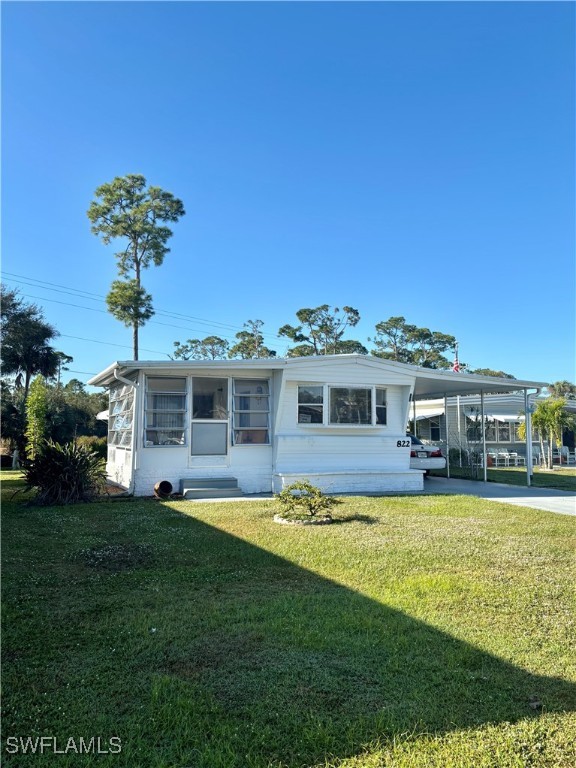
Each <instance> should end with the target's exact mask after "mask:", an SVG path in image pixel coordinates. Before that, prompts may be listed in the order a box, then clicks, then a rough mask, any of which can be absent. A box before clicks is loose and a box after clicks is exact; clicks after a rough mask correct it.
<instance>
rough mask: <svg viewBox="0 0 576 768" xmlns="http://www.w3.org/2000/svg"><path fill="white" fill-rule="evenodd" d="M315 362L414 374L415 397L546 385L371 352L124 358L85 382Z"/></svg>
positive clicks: (106, 382)
mask: <svg viewBox="0 0 576 768" xmlns="http://www.w3.org/2000/svg"><path fill="white" fill-rule="evenodd" d="M318 363H322V364H328V363H332V364H335V365H350V364H355V365H365V366H367V367H370V368H379V369H381V370H382V371H389V372H390V373H397V374H398V373H400V374H404V375H406V376H409V377H414V378H415V385H414V399H415V400H427V399H432V398H438V397H450V396H452V395H467V394H478V393H480V392H490V393H505V392H518V391H520V390H523V389H536V390H539V389H542V388H543V387H545V386H547V383H546V382H542V381H525V380H521V379H505V378H500V377H495V376H478V375H476V374H471V373H455V372H454V371H451V370H448V371H445V370H437V369H434V368H420V367H419V366H415V365H407V364H406V363H397V362H396V361H394V360H385V359H382V358H379V357H374V356H372V355H358V354H352V355H322V356H309V357H288V358H281V357H270V358H257V359H254V360H123V361H117V362H115V363H112V364H111V365H109V366H108V367H107V368H106V369H105V370H103V371H102V372H101V373H99V374H97V375H96V376H93V377H92V378H91V379H90V380H89V382H88V384H90V385H92V386H95V387H105V386H108V385H110V384H111V383H113V382H114V381H116V380H117V379H116V374H118V375H119V376H122V377H126V376H128V375H130V374H131V373H134V372H136V371H139V370H146V369H154V370H158V369H162V370H163V371H166V372H169V373H172V374H176V373H181V374H182V373H189V372H193V371H194V370H199V369H202V370H204V371H205V370H206V369H213V370H215V371H217V370H222V369H227V370H230V369H232V370H236V371H251V370H262V369H265V370H282V369H290V368H292V369H298V368H302V369H303V372H304V370H305V369H306V368H307V367H310V365H311V364H312V365H317V364H318Z"/></svg>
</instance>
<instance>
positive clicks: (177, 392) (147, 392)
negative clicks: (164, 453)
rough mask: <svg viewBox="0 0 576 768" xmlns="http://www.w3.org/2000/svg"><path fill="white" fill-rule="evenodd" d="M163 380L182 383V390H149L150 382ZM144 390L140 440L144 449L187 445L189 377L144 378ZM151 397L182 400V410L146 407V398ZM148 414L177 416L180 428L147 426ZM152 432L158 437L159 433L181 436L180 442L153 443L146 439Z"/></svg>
mask: <svg viewBox="0 0 576 768" xmlns="http://www.w3.org/2000/svg"><path fill="white" fill-rule="evenodd" d="M158 379H163V380H165V381H183V382H184V387H183V389H179V390H177V389H174V390H170V389H166V390H161V391H158V390H151V389H150V381H152V380H158ZM145 385H146V386H145V390H144V424H143V429H142V439H143V443H144V448H183V447H185V446H187V445H188V442H189V440H188V428H187V414H188V397H189V392H188V390H189V377H188V376H152V375H151V376H148V375H147V376H146V381H145ZM150 395H152V396H154V395H156V396H158V395H168V396H170V395H172V396H174V395H175V396H178V397H181V398H182V402H183V406H184V407H183V408H169V409H168V408H151V407H148V398H149V396H150ZM150 414H164V415H166V414H173V415H174V414H177V415H181V417H182V426H180V427H159V426H157V425H155V424H149V423H148V419H149V415H150ZM151 432H154V433H156V435H158V434H159V433H160V432H164V433H179V434H181V435H182V442H179V441H177V440H176V438H168V440H175V442H168V441H163V442H161V443H160V442H153V441H151V440H149V439H148V433H151Z"/></svg>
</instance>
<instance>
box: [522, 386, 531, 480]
mask: <svg viewBox="0 0 576 768" xmlns="http://www.w3.org/2000/svg"><path fill="white" fill-rule="evenodd" d="M524 413H525V414H526V421H525V423H524V426H525V427H526V485H527V486H528V488H530V486H531V484H532V414H531V413H530V399H529V397H528V390H527V389H525V390H524Z"/></svg>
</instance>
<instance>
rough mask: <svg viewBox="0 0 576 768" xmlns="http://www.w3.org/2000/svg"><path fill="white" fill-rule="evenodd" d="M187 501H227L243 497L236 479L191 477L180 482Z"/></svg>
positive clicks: (181, 491) (181, 490)
mask: <svg viewBox="0 0 576 768" xmlns="http://www.w3.org/2000/svg"><path fill="white" fill-rule="evenodd" d="M180 493H181V494H182V496H184V498H185V499H226V498H231V497H233V496H242V491H241V490H240V488H238V480H237V479H236V478H235V477H189V478H184V479H182V480H180Z"/></svg>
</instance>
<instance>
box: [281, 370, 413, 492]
mask: <svg viewBox="0 0 576 768" xmlns="http://www.w3.org/2000/svg"><path fill="white" fill-rule="evenodd" d="M412 383H413V378H411V377H409V376H403V375H398V374H390V373H384V372H383V371H382V369H381V368H378V367H373V366H372V365H358V364H354V363H352V364H351V363H350V362H348V361H346V360H344V359H343V360H342V361H338V360H331V361H330V364H322V363H321V362H319V361H311V362H310V363H309V364H306V363H301V364H300V365H299V366H298V368H297V370H294V369H292V370H290V369H288V370H287V371H286V372H285V375H284V380H283V383H282V389H281V397H280V401H279V404H278V411H277V420H276V433H275V440H274V477H273V489H274V491H275V492H278V491H279V490H281V489H282V488H283V487H284V486H286V485H289V484H290V483H292V482H295V481H296V480H302V479H308V480H309V481H310V482H312V483H313V484H314V485H317V486H319V487H320V488H322V489H323V490H326V491H331V492H334V493H353V492H385V491H415V490H421V489H422V486H423V475H422V473H421V472H415V471H412V470H410V447H409V446H408V445H406V440H405V437H406V414H407V410H408V404H409V394H410V391H411V387H412ZM305 384H318V385H320V384H328V385H332V386H342V387H354V386H360V387H361V386H378V387H380V388H383V389H386V412H387V424H386V425H378V426H364V425H363V426H352V425H339V426H335V425H328V424H299V423H298V386H299V385H305ZM328 408H329V403H328V402H325V403H324V409H325V410H326V411H327V410H328ZM399 442H400V443H401V445H400V446H399V445H398V443H399Z"/></svg>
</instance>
